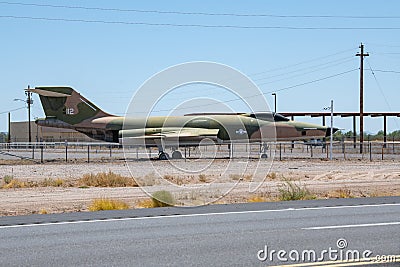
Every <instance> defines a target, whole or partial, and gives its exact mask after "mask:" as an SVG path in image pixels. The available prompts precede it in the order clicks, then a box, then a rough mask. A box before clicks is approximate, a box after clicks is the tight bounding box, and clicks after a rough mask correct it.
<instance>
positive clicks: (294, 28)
mask: <svg viewBox="0 0 400 267" xmlns="http://www.w3.org/2000/svg"><path fill="white" fill-rule="evenodd" d="M0 18H4V19H25V20H37V21H59V22H81V23H100V24H114V25H118V24H119V25H142V26H157V27H181V28H182V27H185V28H222V29H254V30H268V29H269V30H273V29H280V30H400V27H299V26H250V25H216V24H178V23H152V22H141V21H107V20H86V19H67V18H49V17H32V16H14V15H0Z"/></svg>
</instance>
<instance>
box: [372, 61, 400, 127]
mask: <svg viewBox="0 0 400 267" xmlns="http://www.w3.org/2000/svg"><path fill="white" fill-rule="evenodd" d="M366 60H367V63H368V66H369V69H370V71H371V74H372V76H374V80H375V82H376V85H377V86H378V89H379V91H380V92H381V94H382V96H383V99H384V100H385V103H386V105H387V107H388V108H389V111H392V108H391V106H390V104H389V101H388V100H387V98H386V96H385V94H384V93H383V90H382V87H381V85H380V84H379V82H378V79H377V78H376V76H375V72H374V70H373V69H372V67H371V64H370V63H369V60H368V59H366ZM395 122H396V125H397V127H399V124H398V122H397V120H395Z"/></svg>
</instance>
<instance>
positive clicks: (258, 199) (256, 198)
mask: <svg viewBox="0 0 400 267" xmlns="http://www.w3.org/2000/svg"><path fill="white" fill-rule="evenodd" d="M265 201H266V199H265V198H264V197H261V196H252V197H249V198H248V199H247V202H249V203H253V202H265Z"/></svg>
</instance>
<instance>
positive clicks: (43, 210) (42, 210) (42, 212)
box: [39, 209, 47, 214]
mask: <svg viewBox="0 0 400 267" xmlns="http://www.w3.org/2000/svg"><path fill="white" fill-rule="evenodd" d="M39 214H47V210H45V209H40V210H39Z"/></svg>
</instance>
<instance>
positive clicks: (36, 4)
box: [0, 1, 400, 19]
mask: <svg viewBox="0 0 400 267" xmlns="http://www.w3.org/2000/svg"><path fill="white" fill-rule="evenodd" d="M0 4H6V5H19V6H35V7H50V8H63V9H82V10H98V11H116V12H135V13H154V14H173V15H199V16H225V17H271V18H342V19H399V18H400V16H345V15H275V14H244V13H210V12H184V11H163V10H142V9H122V8H104V7H88V6H68V5H52V4H38V3H21V2H8V1H0Z"/></svg>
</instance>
